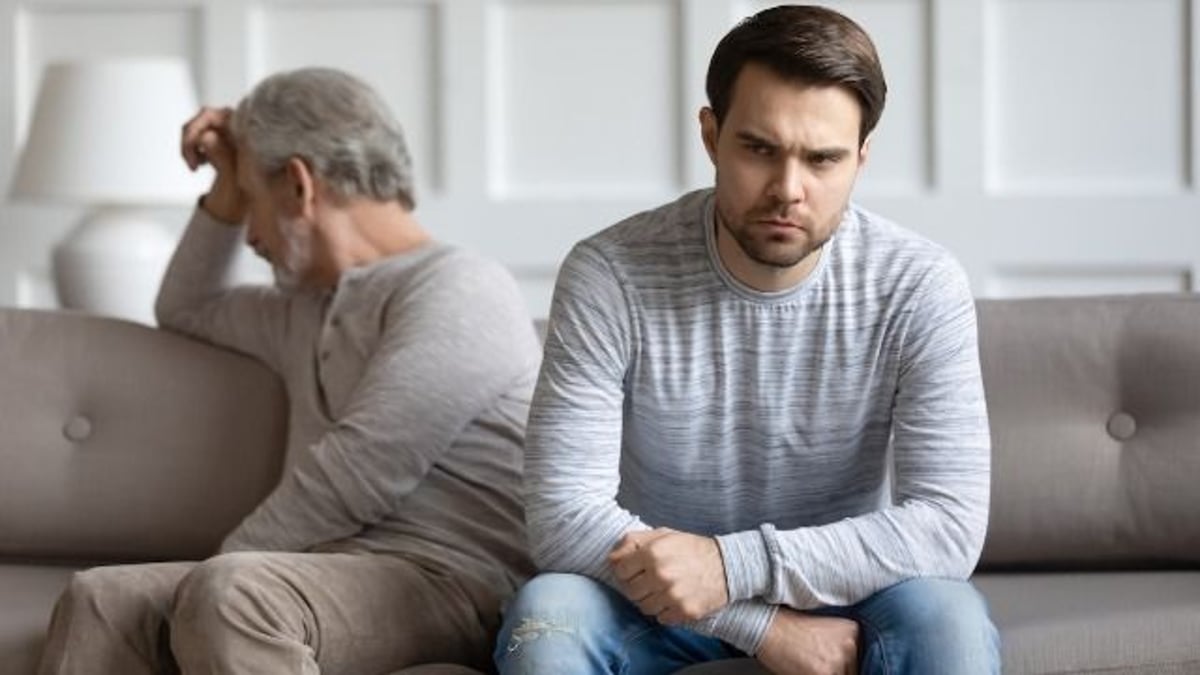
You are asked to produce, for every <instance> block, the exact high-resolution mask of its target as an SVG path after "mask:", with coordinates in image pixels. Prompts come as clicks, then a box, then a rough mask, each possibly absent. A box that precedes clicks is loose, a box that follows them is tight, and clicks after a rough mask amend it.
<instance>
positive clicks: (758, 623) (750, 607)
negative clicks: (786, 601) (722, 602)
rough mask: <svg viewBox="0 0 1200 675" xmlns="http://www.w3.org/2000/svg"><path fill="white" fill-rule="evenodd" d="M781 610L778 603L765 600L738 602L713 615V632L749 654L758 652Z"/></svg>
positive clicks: (752, 654)
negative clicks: (772, 622) (765, 601)
mask: <svg viewBox="0 0 1200 675" xmlns="http://www.w3.org/2000/svg"><path fill="white" fill-rule="evenodd" d="M777 611H779V607H778V606H776V605H768V604H766V603H764V602H738V603H735V604H732V605H729V606H727V607H726V608H725V609H724V610H722V611H721V612H719V613H717V615H716V616H714V617H713V622H712V634H713V636H715V637H718V638H720V639H722V640H724V641H725V642H728V643H729V644H731V645H733V646H734V647H737V648H738V649H740V650H742V651H743V652H745V653H746V654H747V655H749V656H754V655H755V654H757V653H758V648H759V647H761V646H762V641H763V638H765V637H766V636H767V630H768V629H770V627H771V621H772V620H774V619H775V613H776V612H777Z"/></svg>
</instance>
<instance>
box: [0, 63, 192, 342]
mask: <svg viewBox="0 0 1200 675" xmlns="http://www.w3.org/2000/svg"><path fill="white" fill-rule="evenodd" d="M196 110H197V104H196V94H195V89H194V87H193V85H192V78H191V74H190V72H189V70H188V65H187V63H186V62H185V61H183V60H181V59H121V60H111V61H87V62H63V63H53V64H50V65H48V66H47V67H46V70H45V72H44V75H43V77H42V85H41V89H40V91H39V92H38V98H37V103H36V106H35V108H34V113H33V117H32V118H31V124H30V127H29V135H28V137H27V138H28V140H27V141H26V143H25V146H24V148H23V150H22V152H21V156H20V160H19V162H18V165H17V171H16V174H15V178H14V179H13V184H12V190H11V196H12V197H14V198H16V199H20V200H22V201H37V202H53V203H59V204H71V205H80V206H86V207H88V208H89V212H88V213H87V214H86V215H85V216H84V218H83V220H82V222H81V223H80V224H79V225H78V226H77V227H76V228H75V229H74V230H73V231H72V232H71V233H70V234H68V235H67V237H66V238H65V239H63V240H62V242H60V243H59V244H58V245H57V246H55V248H54V252H53V259H52V262H53V272H54V282H55V286H56V290H57V292H58V298H59V302H60V304H61V305H62V306H63V307H66V308H72V309H82V310H86V311H89V312H93V313H97V314H107V315H110V316H117V317H122V318H126V319H131V320H134V321H141V322H144V323H150V324H153V323H154V312H153V306H154V297H155V295H156V294H157V291H158V285H159V282H160V281H161V279H162V274H163V272H164V270H165V269H166V264H167V262H168V260H169V259H170V256H171V252H172V250H173V248H174V246H175V238H174V237H173V236H171V234H170V233H169V232H168V231H167V230H166V229H165V228H163V227H162V226H161V225H160V224H159V223H156V222H154V221H153V220H152V219H149V218H148V217H147V216H146V215H145V214H144V213H143V212H142V211H143V210H144V209H145V208H147V207H152V206H167V205H180V204H187V203H190V202H192V201H194V200H195V199H196V198H197V196H199V195H200V194H201V193H202V192H203V191H204V190H205V189H206V187H207V184H208V180H207V177H206V176H203V175H199V174H193V173H191V172H189V171H188V170H187V167H186V166H185V165H184V163H183V160H182V159H180V156H179V137H180V129H181V128H182V126H183V123H184V122H185V121H186V120H187V119H188V118H189V117H191V116H192V115H194V114H195V113H196Z"/></svg>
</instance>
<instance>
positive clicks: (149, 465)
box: [0, 309, 287, 561]
mask: <svg viewBox="0 0 1200 675" xmlns="http://www.w3.org/2000/svg"><path fill="white" fill-rule="evenodd" d="M286 425H287V411H286V398H285V394H284V390H283V388H282V386H281V383H280V382H279V381H278V379H277V378H276V377H275V376H274V375H273V374H272V373H271V372H270V371H268V370H267V369H266V368H264V367H263V366H261V365H259V364H258V363H257V362H255V361H253V360H251V359H249V358H246V357H243V356H239V355H236V354H233V353H231V352H227V351H224V350H219V349H216V348H213V347H210V346H207V345H204V344H201V343H199V342H195V341H192V340H189V339H186V338H183V337H179V336H177V335H173V334H171V333H167V332H164V331H158V330H154V329H151V328H148V327H145V326H141V325H137V324H132V323H127V322H123V321H118V320H114V319H102V318H97V317H92V316H86V315H82V314H72V313H66V312H41V311H33V310H19V309H0V557H5V558H10V559H12V558H21V559H35V560H46V559H70V560H75V561H81V560H84V561H110V560H154V559H166V558H183V559H186V558H199V557H204V556H208V555H211V554H212V553H214V552H215V551H216V549H217V546H218V544H219V543H220V540H221V538H222V537H223V536H224V535H225V534H226V533H227V532H228V531H229V530H231V529H232V528H233V527H234V526H235V525H236V524H237V523H238V522H239V521H240V519H241V518H242V517H243V516H244V515H245V514H246V513H248V512H249V511H250V510H251V508H253V506H254V505H255V504H257V503H258V502H259V501H260V500H261V499H262V497H263V496H265V495H266V493H267V492H268V491H269V490H270V489H271V488H272V487H273V486H274V485H275V483H276V482H277V480H278V477H279V470H280V466H281V464H282V460H283V454H284V447H285V443H286Z"/></svg>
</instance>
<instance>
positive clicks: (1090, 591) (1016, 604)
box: [973, 571, 1200, 675]
mask: <svg viewBox="0 0 1200 675" xmlns="http://www.w3.org/2000/svg"><path fill="white" fill-rule="evenodd" d="M973 581H974V582H975V584H976V586H977V587H978V588H979V590H980V591H982V592H983V594H984V596H986V597H987V600H988V604H989V606H990V608H991V614H992V618H993V620H994V621H995V623H996V626H997V627H998V628H999V629H1000V635H1001V639H1002V640H1003V642H1004V652H1003V654H1004V656H1003V658H1004V672H1005V674H1006V675H1027V674H1032V673H1104V675H1150V674H1151V673H1154V674H1156V675H1163V674H1168V675H1169V674H1175V673H1179V674H1182V673H1200V572H1166V571H1164V572H1111V573H1102V572H1089V573H1081V574H1067V573H1062V574H1032V573H1031V574H981V575H977V576H976V577H975V578H974V579H973Z"/></svg>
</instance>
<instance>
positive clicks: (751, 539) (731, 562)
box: [717, 530, 771, 603]
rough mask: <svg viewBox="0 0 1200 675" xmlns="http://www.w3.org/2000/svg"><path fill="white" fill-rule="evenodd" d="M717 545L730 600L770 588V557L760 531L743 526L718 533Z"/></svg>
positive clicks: (742, 598)
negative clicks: (728, 532)
mask: <svg viewBox="0 0 1200 675" xmlns="http://www.w3.org/2000/svg"><path fill="white" fill-rule="evenodd" d="M717 546H718V547H719V548H720V549H721V559H722V560H723V561H724V562H725V585H726V588H727V590H728V592H729V602H731V603H733V602H737V601H738V600H749V599H750V598H755V597H759V596H763V595H766V593H767V591H768V590H770V588H771V558H770V556H769V555H768V553H767V542H766V541H765V539H764V538H763V533H762V532H760V531H758V530H746V531H745V532H735V533H733V534H725V535H720V536H718V537H717Z"/></svg>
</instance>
